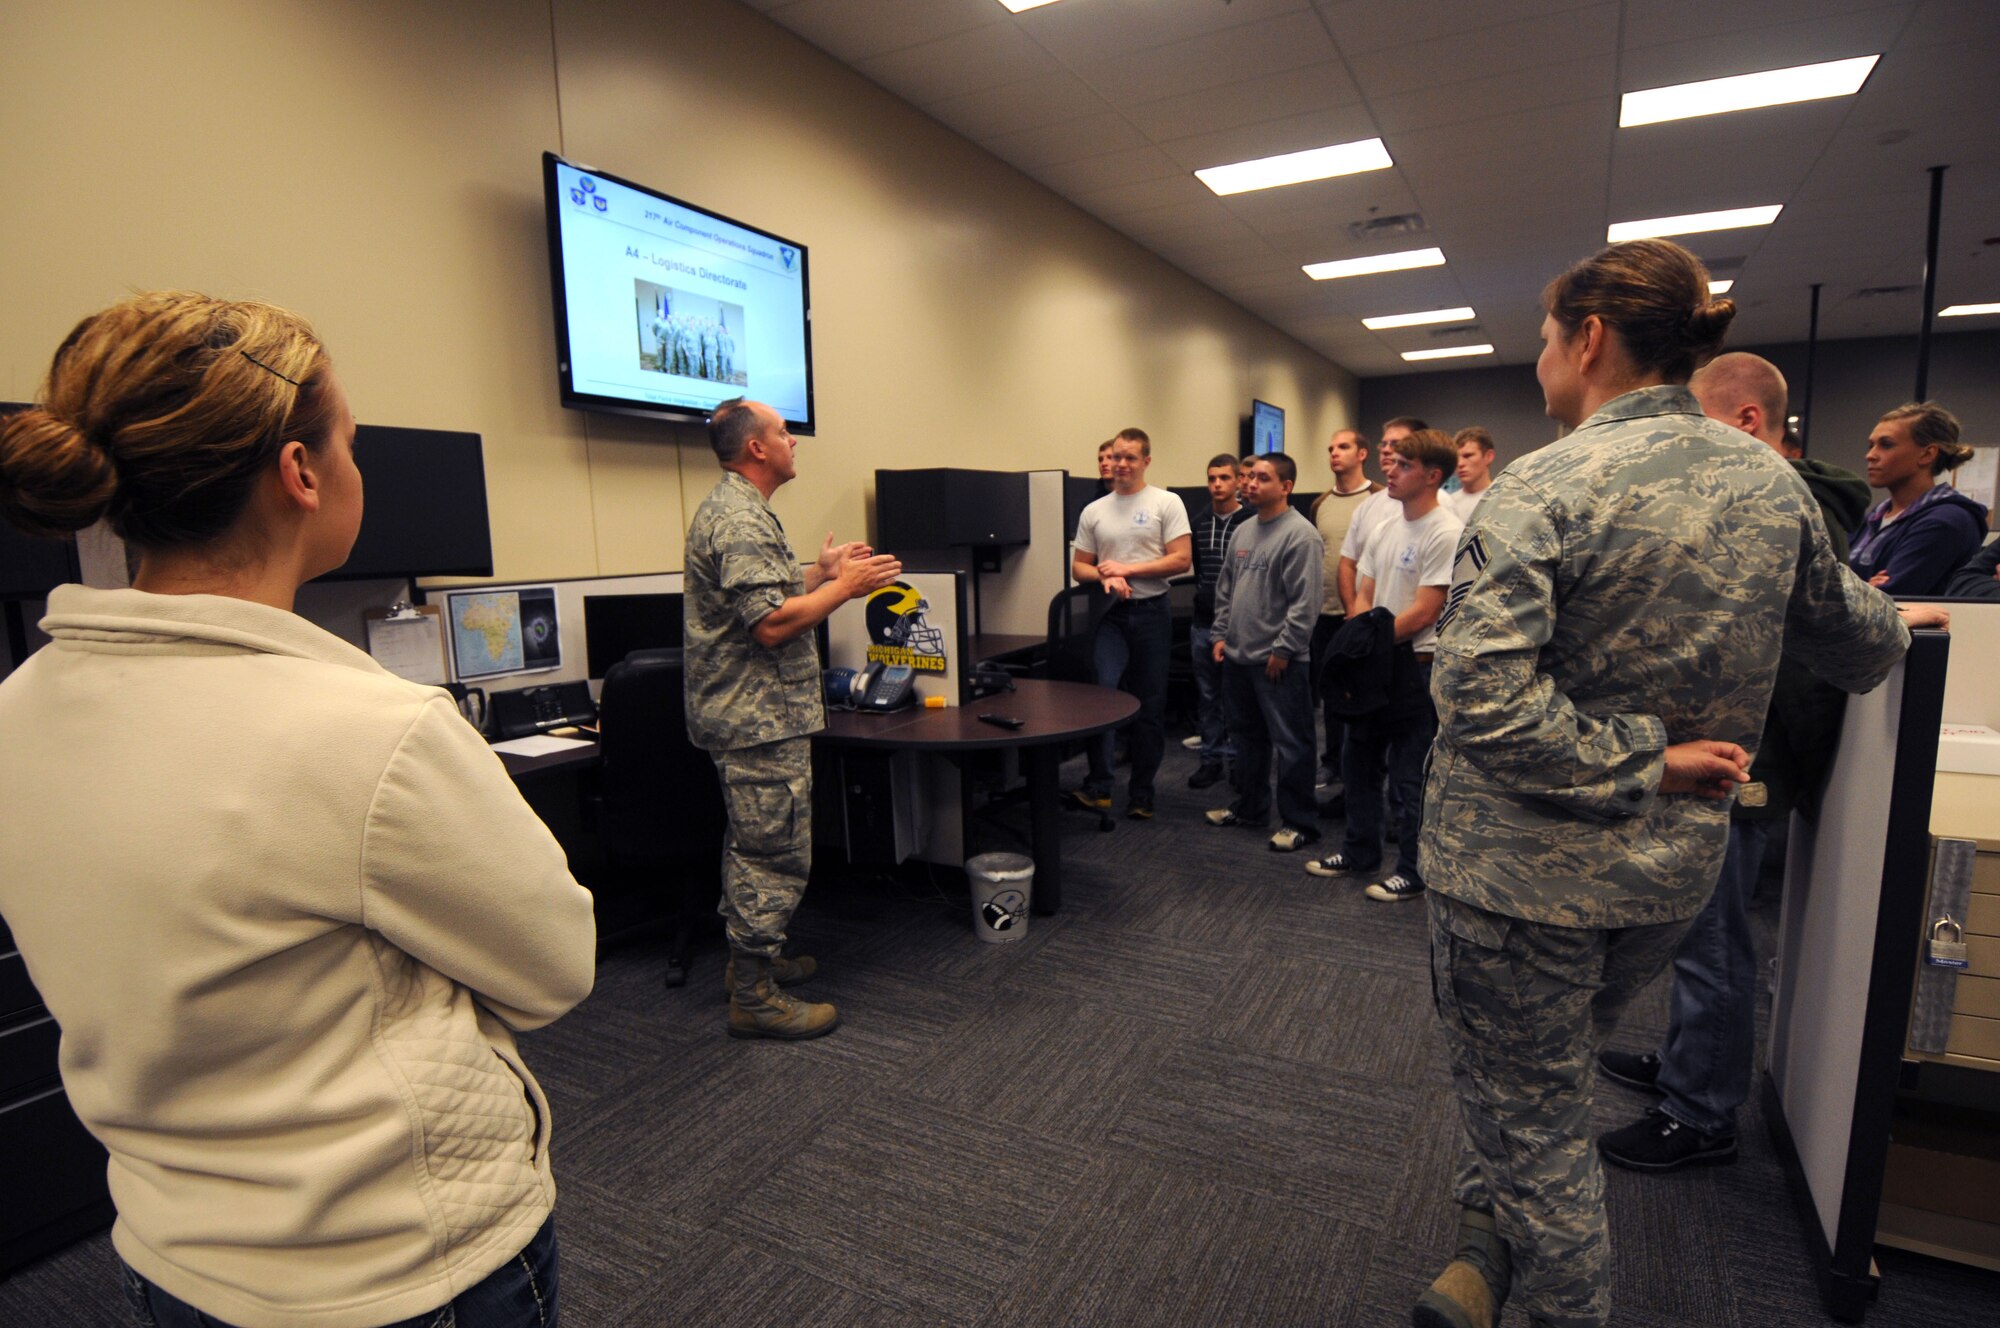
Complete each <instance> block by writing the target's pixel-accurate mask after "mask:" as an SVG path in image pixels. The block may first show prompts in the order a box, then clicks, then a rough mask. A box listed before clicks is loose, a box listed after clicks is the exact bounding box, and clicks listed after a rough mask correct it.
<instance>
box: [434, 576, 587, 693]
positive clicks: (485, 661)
mask: <svg viewBox="0 0 2000 1328" xmlns="http://www.w3.org/2000/svg"><path fill="white" fill-rule="evenodd" d="M444 621H445V633H446V635H447V636H449V637H450V639H451V671H452V675H453V676H454V677H456V678H457V679H458V680H459V681H460V682H483V681H484V680H486V679H488V678H506V677H511V676H513V675H515V674H520V673H547V672H550V671H552V670H555V669H559V668H561V667H562V629H561V623H560V621H559V619H558V618H557V616H556V588H555V587H554V586H469V587H467V588H466V589H464V590H447V591H446V592H445V595H444Z"/></svg>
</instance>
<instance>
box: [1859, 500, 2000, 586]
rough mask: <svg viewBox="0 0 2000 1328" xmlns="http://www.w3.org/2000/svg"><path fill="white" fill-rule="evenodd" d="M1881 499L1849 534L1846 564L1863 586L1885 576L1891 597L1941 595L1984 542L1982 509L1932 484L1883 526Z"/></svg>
mask: <svg viewBox="0 0 2000 1328" xmlns="http://www.w3.org/2000/svg"><path fill="white" fill-rule="evenodd" d="M1888 510H1889V500H1888V499H1886V498H1885V499H1883V500H1882V501H1881V502H1879V503H1877V504H1875V506H1873V507H1871V508H1869V509H1868V515H1867V516H1866V517H1864V518H1862V521H1861V524H1860V526H1858V527H1857V528H1856V529H1855V531H1854V536H1853V543H1854V552H1853V555H1852V556H1851V557H1850V558H1849V560H1848V561H1849V564H1850V565H1851V566H1852V567H1853V568H1854V571H1855V573H1856V575H1858V576H1860V577H1861V578H1862V579H1863V580H1868V579H1870V578H1872V577H1873V576H1874V575H1875V574H1876V573H1877V572H1887V573H1888V574H1889V584H1888V585H1886V586H1884V587H1882V588H1883V589H1884V590H1886V591H1888V592H1889V593H1890V594H1891V595H1897V596H1909V595H1941V594H1943V593H1944V588H1945V585H1946V584H1947V583H1948V582H1949V581H1950V580H1951V574H1952V573H1953V572H1955V571H1957V570H1958V569H1959V567H1960V566H1962V565H1963V564H1964V562H1965V560H1966V559H1967V558H1970V557H1971V556H1972V555H1973V554H1974V553H1977V552H1978V551H1979V545H1980V541H1982V540H1984V539H1985V538H1986V509H1985V508H1984V507H1981V506H1980V505H1979V504H1978V503H1975V502H1973V501H1972V500H1971V499H1970V498H1967V497H1966V496H1965V495H1964V494H1962V493H1960V492H1959V491H1958V490H1956V489H1954V488H1952V487H1951V486H1950V485H1948V484H1934V485H1932V486H1931V487H1930V488H1929V489H1927V490H1926V491H1925V492H1924V496H1923V497H1921V498H1919V499H1917V501H1915V502H1914V503H1911V504H1910V505H1909V506H1908V507H1907V508H1905V509H1904V510H1903V514H1902V515H1901V516H1899V517H1897V518H1896V519H1895V520H1894V521H1892V522H1890V523H1889V524H1888V525H1886V526H1885V525H1883V524H1882V514H1883V513H1884V512H1887V511H1888Z"/></svg>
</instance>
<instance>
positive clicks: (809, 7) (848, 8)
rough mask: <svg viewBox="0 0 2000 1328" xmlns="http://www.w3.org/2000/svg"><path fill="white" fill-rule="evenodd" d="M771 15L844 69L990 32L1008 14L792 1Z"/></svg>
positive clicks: (860, 1) (952, 1) (978, 7)
mask: <svg viewBox="0 0 2000 1328" xmlns="http://www.w3.org/2000/svg"><path fill="white" fill-rule="evenodd" d="M759 8H763V9H771V10H772V11H773V12H772V14H771V17H772V18H774V19H776V20H778V22H780V23H782V24H784V25H785V26H786V27H788V28H790V29H791V30H792V31H793V32H796V33H798V34H799V36H801V37H804V38H805V39H806V40H807V41H809V42H811V43H812V44H813V45H815V46H817V47H819V48H820V49H821V50H823V51H825V52H827V53H828V54H829V55H832V56H833V57H834V58H835V59H837V60H841V61H844V62H845V63H847V64H856V63H858V62H860V61H862V60H866V59H868V58H869V57H870V56H876V55H884V54H887V53H888V52H890V51H900V50H902V49H903V48H904V47H907V46H921V45H922V44H923V43H925V42H928V41H935V40H936V39H938V38H939V37H949V36H951V35H953V34H954V33H959V32H966V31H970V30H971V29H973V28H983V27H990V26H992V25H994V24H997V23H1000V22H1002V21H1004V20H1005V19H1006V17H1007V11H1006V10H1005V9H1002V8H1001V7H1000V6H999V5H998V4H996V3H994V0H924V3H922V4H920V5H913V4H909V3H907V0H795V2H794V3H788V4H783V5H779V6H775V7H774V6H771V5H760V6H759Z"/></svg>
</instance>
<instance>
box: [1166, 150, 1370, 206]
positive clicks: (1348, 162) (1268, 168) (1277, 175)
mask: <svg viewBox="0 0 2000 1328" xmlns="http://www.w3.org/2000/svg"><path fill="white" fill-rule="evenodd" d="M1395 164H1396V163H1395V162H1393V161H1391V160H1390V159H1389V149H1387V148H1386V147H1383V146H1382V140H1381V139H1379V138H1364V139H1362V140H1361V141H1360V142H1358V143H1336V144H1334V145H1333V146H1332V147H1325V148H1307V149H1306V150H1305V151H1304V152H1287V153H1285V154H1284V155H1282V156H1278V157H1259V158H1257V159H1256V160H1255V161H1239V162H1237V163H1235V164H1234V165H1232V166H1207V167H1204V168H1202V169H1201V170H1198V171H1196V172H1195V173H1194V178H1195V179H1197V180H1199V181H1201V182H1202V183H1203V184H1205V185H1207V186H1208V187H1209V188H1210V189H1213V190H1214V191H1215V192H1216V193H1218V194H1223V195H1228V194H1244V193H1248V192H1250V191H1251V190H1252V189H1276V188H1277V187H1278V186H1279V185H1283V184H1301V183H1303V182H1305V181H1307V180H1330V179H1332V178H1333V177H1334V176H1336V175H1355V174H1358V173H1360V172H1362V171H1380V170H1387V169H1388V168H1389V167H1391V166H1394V165H1395Z"/></svg>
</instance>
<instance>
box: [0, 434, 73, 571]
mask: <svg viewBox="0 0 2000 1328" xmlns="http://www.w3.org/2000/svg"><path fill="white" fill-rule="evenodd" d="M27 408H28V403H26V402H25V401H0V417H4V416H7V415H11V414H13V413H14V412H15V411H17V410H26V409H27ZM82 579H83V574H82V572H81V571H79V570H78V568H77V561H76V540H75V538H74V537H65V538H60V539H37V538H36V537H34V536H32V535H23V534H22V533H21V532H19V531H18V530H15V529H14V527H13V526H11V525H9V524H8V523H7V522H5V521H0V599H42V598H44V597H45V596H47V594H48V593H49V592H50V591H51V590H54V589H55V588H56V587H57V586H59V585H62V584H63V583H64V582H66V581H81V580H82Z"/></svg>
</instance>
